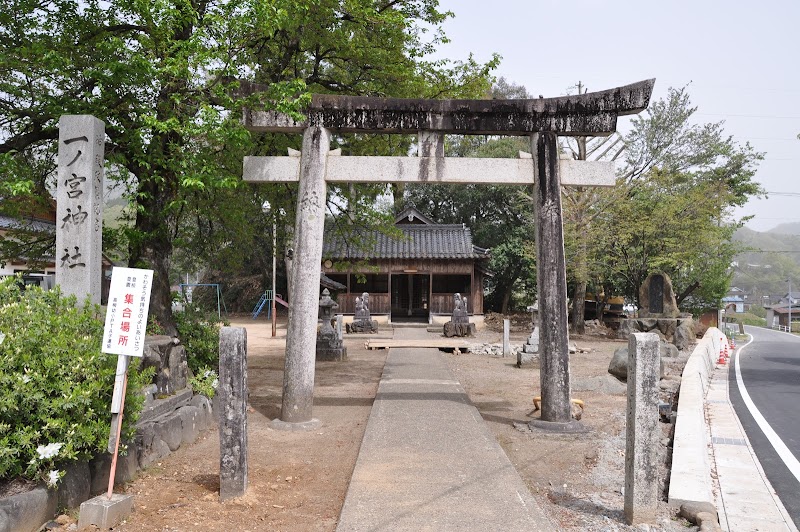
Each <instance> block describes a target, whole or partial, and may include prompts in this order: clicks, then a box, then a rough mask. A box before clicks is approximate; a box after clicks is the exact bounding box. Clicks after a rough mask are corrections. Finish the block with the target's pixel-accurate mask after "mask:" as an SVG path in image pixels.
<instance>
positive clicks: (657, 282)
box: [639, 273, 680, 318]
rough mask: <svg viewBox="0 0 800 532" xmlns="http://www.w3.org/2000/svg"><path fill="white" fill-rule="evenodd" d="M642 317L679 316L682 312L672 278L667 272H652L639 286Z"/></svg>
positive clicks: (640, 315) (640, 313)
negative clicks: (676, 298)
mask: <svg viewBox="0 0 800 532" xmlns="http://www.w3.org/2000/svg"><path fill="white" fill-rule="evenodd" d="M639 304H640V305H641V308H640V309H639V317H640V318H677V317H678V315H679V314H680V311H679V310H678V303H677V302H676V300H675V292H674V291H673V290H672V280H670V278H669V276H667V274H665V273H651V274H650V275H648V276H647V279H645V281H644V283H642V286H641V287H640V288H639Z"/></svg>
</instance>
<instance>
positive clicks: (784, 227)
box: [767, 222, 800, 235]
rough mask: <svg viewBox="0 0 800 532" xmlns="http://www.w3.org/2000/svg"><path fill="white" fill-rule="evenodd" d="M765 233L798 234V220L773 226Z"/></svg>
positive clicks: (799, 229)
mask: <svg viewBox="0 0 800 532" xmlns="http://www.w3.org/2000/svg"><path fill="white" fill-rule="evenodd" d="M767 233H774V234H779V235H800V222H791V223H785V224H780V225H779V226H778V227H773V228H772V229H770V230H769V231H767Z"/></svg>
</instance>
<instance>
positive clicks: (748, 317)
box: [736, 312, 767, 327]
mask: <svg viewBox="0 0 800 532" xmlns="http://www.w3.org/2000/svg"><path fill="white" fill-rule="evenodd" d="M736 319H737V320H738V321H740V322H742V323H744V324H745V325H757V326H759V327H764V326H766V325H767V320H766V319H764V318H762V317H759V316H757V315H755V314H750V313H747V312H745V313H742V314H739V315H737V317H736Z"/></svg>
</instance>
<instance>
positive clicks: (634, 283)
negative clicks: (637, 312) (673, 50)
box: [596, 89, 763, 307]
mask: <svg viewBox="0 0 800 532" xmlns="http://www.w3.org/2000/svg"><path fill="white" fill-rule="evenodd" d="M695 111H696V108H695V107H692V106H691V102H690V99H689V95H688V94H687V93H686V91H685V89H678V90H676V89H670V90H669V93H668V95H667V97H666V98H665V99H663V100H658V101H656V102H654V103H653V104H651V106H650V108H649V109H648V110H647V111H646V113H645V114H644V115H643V116H640V117H637V118H635V119H634V120H633V129H632V131H631V132H630V133H629V134H628V135H626V137H625V143H626V151H625V165H624V167H623V169H622V171H621V174H620V176H619V179H618V182H617V193H620V192H621V193H622V194H623V195H622V199H621V200H619V201H614V202H613V203H611V205H610V208H608V209H607V210H606V211H605V212H604V213H603V214H602V216H599V217H598V224H597V226H598V227H597V231H598V233H597V235H598V237H599V238H600V239H601V240H602V242H603V245H602V246H601V247H600V248H599V249H598V252H599V253H602V255H601V256H597V257H596V259H597V260H598V261H604V262H605V263H606V264H607V270H606V275H607V276H608V277H609V278H611V279H613V280H614V281H613V283H614V284H616V286H620V287H622V288H624V291H625V295H626V296H627V297H628V298H629V299H630V300H636V299H637V298H638V289H639V286H640V285H641V283H642V282H643V281H644V279H645V278H646V277H647V275H648V274H649V273H652V272H654V271H663V272H665V273H667V274H668V275H670V276H671V277H672V279H673V283H674V286H675V288H676V293H677V294H678V303H679V305H680V304H683V306H684V307H688V306H689V304H691V306H695V307H697V306H705V305H712V306H716V305H717V304H718V302H719V299H720V298H721V297H723V296H724V295H725V292H726V291H727V288H728V285H729V280H730V264H731V262H732V260H733V257H734V255H735V254H736V252H737V251H738V250H739V246H738V245H737V244H736V243H735V242H733V241H732V236H733V233H734V231H735V230H736V228H737V227H739V226H740V225H741V223H742V221H741V220H735V219H734V218H733V216H732V210H733V208H734V207H737V206H741V205H744V203H745V202H746V201H747V199H748V198H749V197H751V196H754V195H759V194H761V193H763V191H762V189H761V187H760V186H759V185H758V183H756V182H754V181H753V180H752V178H753V176H754V174H755V169H756V165H757V163H758V161H759V160H761V159H762V158H763V155H762V154H760V153H758V152H756V151H754V150H753V149H752V147H751V146H750V145H749V144H744V145H740V144H738V143H737V142H736V141H734V140H733V138H732V137H730V136H726V135H725V134H724V130H723V123H722V122H717V123H711V124H694V123H693V122H692V120H691V118H692V115H693V114H694V113H695ZM690 295H691V298H689V296H690Z"/></svg>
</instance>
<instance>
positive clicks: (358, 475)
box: [337, 329, 555, 532]
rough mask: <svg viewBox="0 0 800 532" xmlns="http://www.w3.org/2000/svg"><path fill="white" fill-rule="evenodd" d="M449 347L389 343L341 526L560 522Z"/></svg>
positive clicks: (521, 526)
mask: <svg viewBox="0 0 800 532" xmlns="http://www.w3.org/2000/svg"><path fill="white" fill-rule="evenodd" d="M422 335H427V333H426V332H425V330H424V329H421V330H417V329H397V330H396V331H395V338H401V339H402V338H422V337H423V336H422ZM443 356H444V355H443V353H441V352H440V351H438V350H436V349H392V350H390V353H389V357H388V359H387V361H386V366H385V368H384V371H383V377H382V378H381V383H380V386H379V388H378V393H377V396H376V397H375V403H374V404H373V407H372V413H371V414H370V417H369V421H368V423H367V429H366V433H365V434H364V440H363V442H362V444H361V451H360V453H359V455H358V460H357V462H356V467H355V470H354V472H353V477H352V480H351V481H350V487H349V489H348V491H347V497H346V499H345V503H344V507H343V508H342V513H341V517H340V519H339V525H338V528H337V530H338V531H342V532H349V531H389V530H431V531H433V530H435V531H450V530H504V531H515V530H519V531H523V530H524V531H538V530H541V531H552V530H555V527H554V526H553V524H552V523H551V522H550V521H549V520H547V518H546V517H545V516H544V514H543V513H542V510H541V508H539V506H538V504H537V503H536V501H535V500H534V499H533V497H532V496H531V494H530V492H529V491H528V488H527V487H526V486H525V483H524V482H523V480H522V478H521V477H520V476H519V474H518V473H517V471H516V470H515V469H514V466H513V465H512V464H511V461H510V460H509V459H508V457H507V456H506V454H505V452H503V450H502V448H501V447H500V445H499V444H498V443H497V441H496V440H495V439H494V436H493V435H492V434H491V432H490V431H489V428H488V427H487V426H486V424H485V422H484V421H483V419H482V418H481V416H480V414H479V413H478V410H477V409H476V408H475V407H474V406H472V405H471V404H470V402H469V399H468V398H467V395H466V393H465V392H464V389H463V388H462V387H461V384H460V383H459V382H458V381H457V380H456V379H455V378H454V377H453V375H452V374H451V373H450V370H449V369H448V367H447V364H446V361H445V359H444V358H443Z"/></svg>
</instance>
